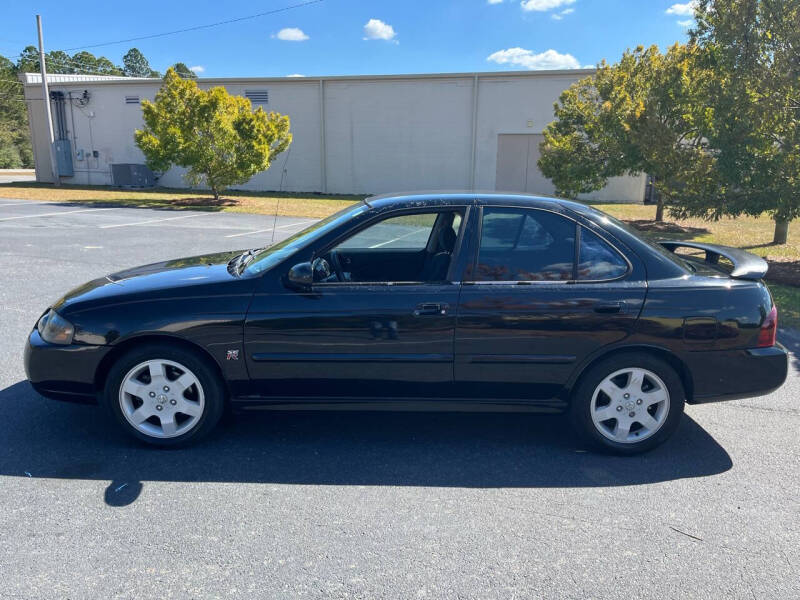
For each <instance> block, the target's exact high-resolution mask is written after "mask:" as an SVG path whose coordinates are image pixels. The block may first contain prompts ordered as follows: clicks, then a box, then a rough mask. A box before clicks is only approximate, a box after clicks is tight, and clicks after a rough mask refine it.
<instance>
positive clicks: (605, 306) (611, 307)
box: [594, 302, 625, 314]
mask: <svg viewBox="0 0 800 600" xmlns="http://www.w3.org/2000/svg"><path fill="white" fill-rule="evenodd" d="M624 308H625V303H624V302H598V303H597V304H595V305H594V312H596V313H603V314H613V313H618V312H622V310H623V309H624Z"/></svg>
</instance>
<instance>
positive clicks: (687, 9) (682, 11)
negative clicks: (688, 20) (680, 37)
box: [666, 0, 697, 17]
mask: <svg viewBox="0 0 800 600" xmlns="http://www.w3.org/2000/svg"><path fill="white" fill-rule="evenodd" d="M695 8H697V0H689V2H686V3H685V4H673V5H672V6H670V7H669V8H668V9H667V11H666V12H667V14H668V15H677V16H679V17H693V16H694V9H695Z"/></svg>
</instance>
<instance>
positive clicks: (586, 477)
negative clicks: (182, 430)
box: [0, 200, 800, 599]
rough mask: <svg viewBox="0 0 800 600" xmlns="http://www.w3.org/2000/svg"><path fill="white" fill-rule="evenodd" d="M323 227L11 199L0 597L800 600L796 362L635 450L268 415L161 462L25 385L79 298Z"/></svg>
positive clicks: (561, 436)
mask: <svg viewBox="0 0 800 600" xmlns="http://www.w3.org/2000/svg"><path fill="white" fill-rule="evenodd" d="M306 222H307V221H306V220H304V219H290V218H279V219H277V221H276V222H275V223H273V218H272V217H265V216H255V215H240V214H232V213H207V212H202V213H201V212H184V211H181V212H173V211H167V210H143V209H132V208H113V207H87V206H86V205H69V204H43V203H31V202H24V201H21V200H19V201H14V200H0V259H1V260H2V265H3V266H2V269H1V270H0V319H1V322H2V332H3V337H4V340H5V342H4V346H3V347H2V349H3V353H2V359H0V597H2V598H64V597H70V598H87V597H96V598H113V597H120V598H144V597H157V598H167V597H171V598H201V597H202V598H207V597H242V598H254V597H277V598H286V597H302V598H330V597H358V598H473V597H475V598H504V599H505V598H586V597H604V598H630V597H643V598H644V597H646V598H687V597H689V598H698V597H709V598H797V597H800V557H799V556H798V548H800V448H799V447H798V434H800V408H799V407H798V399H800V359H798V355H797V354H796V355H795V356H794V357H793V363H792V368H791V375H790V378H789V381H788V382H787V384H786V385H785V386H784V387H783V388H782V389H781V390H779V391H778V392H776V393H774V394H772V395H770V396H767V397H763V398H757V399H750V400H741V401H735V402H727V403H720V404H712V405H705V406H692V407H688V408H687V414H686V416H685V417H684V419H683V422H682V423H681V426H680V428H679V430H678V432H677V433H676V435H675V436H674V438H673V439H672V440H671V441H670V442H668V443H667V444H665V445H664V446H662V447H661V448H659V449H657V450H656V451H654V452H652V453H649V454H647V455H645V456H641V457H634V458H624V459H623V458H616V457H609V456H599V455H594V454H590V453H587V452H585V451H584V450H583V449H582V448H581V447H580V445H579V444H578V442H577V441H576V439H575V438H574V437H573V435H572V433H571V432H570V431H569V430H568V429H567V427H566V424H565V423H564V422H563V421H562V420H561V419H560V418H555V417H536V416H519V415H468V414H393V413H376V414H362V413H343V414H325V413H322V414H313V413H286V414H263V415H249V416H247V418H239V419H232V420H229V421H227V422H225V423H224V424H223V426H222V427H220V428H219V430H218V431H217V432H216V433H215V434H213V435H212V436H211V438H210V439H209V440H208V441H207V442H205V443H203V444H201V445H199V446H196V447H194V448H191V449H187V450H176V451H159V450H153V449H149V448H144V447H142V446H140V445H137V444H136V443H134V442H132V441H130V440H128V439H127V438H125V437H122V436H120V435H118V433H117V431H116V428H115V427H114V426H112V425H111V424H110V423H109V422H108V421H107V420H106V418H105V417H104V415H103V414H102V413H101V412H100V411H99V410H97V409H96V408H95V407H89V406H77V405H69V404H63V403H58V402H53V401H48V400H45V399H43V398H41V397H39V396H38V395H36V394H35V393H34V392H33V391H32V390H31V389H30V387H29V386H28V384H27V383H26V382H25V380H24V377H25V376H24V372H23V367H22V357H21V355H22V349H23V345H24V340H25V337H26V335H27V333H28V332H29V330H30V328H31V326H32V325H33V323H34V321H35V319H36V318H37V317H38V316H39V314H40V313H41V312H42V311H43V310H44V309H45V308H46V307H47V305H48V304H49V303H51V302H52V301H53V300H55V299H56V298H58V296H60V295H61V294H62V293H63V292H65V291H66V290H67V289H69V288H71V287H74V286H76V285H78V284H80V283H82V282H83V281H86V280H88V279H91V278H93V277H97V276H100V275H103V274H105V273H108V272H111V271H114V270H118V269H121V268H124V267H129V266H133V265H136V264H141V263H146V262H152V261H156V260H161V259H167V258H174V257H178V256H186V255H192V254H200V253H205V252H209V251H216V250H227V249H236V248H246V247H252V246H261V245H264V244H266V243H269V242H270V241H271V240H272V236H273V231H272V230H273V225H274V229H275V238H274V239H275V240H279V239H282V238H283V237H285V236H287V235H289V234H291V233H293V232H294V231H297V230H298V229H300V228H302V227H303V226H304V224H305V223H306ZM781 337H782V338H783V339H784V340H785V341H786V342H787V343H790V344H791V345H792V347H793V348H794V349H795V350H796V351H800V336H798V335H796V334H792V333H791V332H781Z"/></svg>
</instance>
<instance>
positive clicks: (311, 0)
mask: <svg viewBox="0 0 800 600" xmlns="http://www.w3.org/2000/svg"><path fill="white" fill-rule="evenodd" d="M324 1H325V0H308V1H307V2H300V3H298V4H292V5H289V6H284V7H282V8H276V9H273V10H268V11H265V12H260V13H257V14H254V15H248V16H246V17H237V18H235V19H227V20H225V21H217V22H216V23H208V24H206V25H196V26H194V27H186V28H184V29H176V30H174V31H165V32H162V33H153V34H150V35H142V36H138V37H132V38H127V39H124V40H115V41H113V42H102V43H100V44H89V45H87V46H74V47H72V48H63V49H62V50H61V51H62V52H69V51H72V50H85V49H87V48H99V47H101V46H113V45H114V44H125V43H127V42H136V41H140V40H150V39H154V38H159V37H165V36H169V35H176V34H178V33H187V32H190V31H198V30H200V29H209V28H211V27H218V26H219V25H228V24H230V23H239V22H241V21H247V20H250V19H257V18H259V17H265V16H268V15H274V14H277V13H282V12H286V11H289V10H293V9H295V8H302V7H304V6H310V5H311V4H319V3H320V2H324ZM31 47H33V46H31ZM22 57H23V54H22V53H20V54H16V55H14V56H6V57H5V58H7V59H8V60H10V61H13V60H15V59H18V58H22Z"/></svg>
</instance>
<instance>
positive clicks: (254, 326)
mask: <svg viewBox="0 0 800 600" xmlns="http://www.w3.org/2000/svg"><path fill="white" fill-rule="evenodd" d="M464 212H465V209H464V208H454V209H447V210H439V211H436V212H415V213H404V214H403V215H399V216H394V217H392V216H389V217H386V218H383V219H381V220H380V221H379V222H373V223H371V224H370V225H369V226H368V227H367V228H365V229H361V230H359V231H358V232H355V233H354V234H353V235H351V236H350V237H348V238H347V239H345V240H344V241H340V242H338V243H336V244H335V245H334V247H332V248H321V249H318V250H317V251H316V252H315V257H316V260H317V261H318V262H322V263H324V265H326V267H320V266H319V264H317V265H316V266H317V267H318V268H317V269H316V270H315V273H316V275H315V277H316V280H315V282H314V284H313V286H312V288H311V289H310V290H308V291H303V292H298V291H291V290H288V289H286V290H284V291H281V292H280V293H276V294H269V295H264V296H259V295H256V296H255V297H254V300H253V305H252V306H251V308H250V311H249V313H248V317H247V323H246V327H245V348H246V353H247V358H248V369H249V371H250V376H251V379H252V380H253V391H254V395H257V396H260V397H271V398H295V399H297V400H304V401H306V402H313V399H314V398H320V399H323V398H326V397H336V398H339V399H341V400H342V401H347V400H352V399H356V400H358V401H364V400H368V399H375V398H382V397H384V398H388V397H391V398H421V397H432V396H437V395H441V394H446V393H447V391H448V390H449V389H450V388H451V387H452V384H453V337H454V333H455V318H456V308H457V306H458V294H459V288H460V285H459V283H458V281H457V280H453V277H452V269H451V266H452V265H453V264H454V263H455V260H454V258H455V255H456V253H457V251H458V244H459V238H458V234H459V231H460V230H461V229H462V228H463V227H462V221H463V220H464V219H463V218H462V217H463V215H464ZM327 266H329V267H330V268H329V270H328V268H327ZM328 272H329V273H330V274H328Z"/></svg>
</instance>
